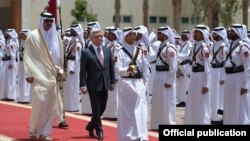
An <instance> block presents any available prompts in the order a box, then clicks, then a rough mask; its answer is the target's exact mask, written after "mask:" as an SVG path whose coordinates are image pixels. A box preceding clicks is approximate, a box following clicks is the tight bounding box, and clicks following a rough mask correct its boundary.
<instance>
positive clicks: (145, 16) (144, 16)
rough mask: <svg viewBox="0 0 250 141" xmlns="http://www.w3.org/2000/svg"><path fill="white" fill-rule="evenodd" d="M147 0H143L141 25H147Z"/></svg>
mask: <svg viewBox="0 0 250 141" xmlns="http://www.w3.org/2000/svg"><path fill="white" fill-rule="evenodd" d="M148 9H149V5H148V0H143V25H144V26H146V27H148Z"/></svg>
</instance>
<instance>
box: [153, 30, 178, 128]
mask: <svg viewBox="0 0 250 141" xmlns="http://www.w3.org/2000/svg"><path fill="white" fill-rule="evenodd" d="M157 39H158V40H159V41H161V44H160V48H159V50H158V52H157V60H156V66H155V70H156V72H155V75H154V78H153V84H154V85H153V94H152V106H151V123H150V127H151V129H152V130H157V129H158V128H159V125H160V124H168V125H170V124H171V125H173V124H176V71H177V48H176V46H175V37H174V33H173V31H172V29H171V28H170V27H169V26H166V27H160V28H158V30H157Z"/></svg>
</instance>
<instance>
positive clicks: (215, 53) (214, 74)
mask: <svg viewBox="0 0 250 141" xmlns="http://www.w3.org/2000/svg"><path fill="white" fill-rule="evenodd" d="M213 32H216V31H213ZM211 50H212V60H211V80H212V81H211V103H212V117H211V118H212V121H221V120H222V115H219V114H217V112H218V109H221V110H222V108H223V107H222V105H223V93H224V92H223V90H224V89H223V88H224V85H221V84H220V80H223V81H225V70H224V65H223V62H224V60H225V59H226V52H227V45H226V44H225V42H224V41H223V40H220V41H218V42H214V44H213V47H212V49H211Z"/></svg>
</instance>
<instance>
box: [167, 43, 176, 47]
mask: <svg viewBox="0 0 250 141" xmlns="http://www.w3.org/2000/svg"><path fill="white" fill-rule="evenodd" d="M168 46H169V47H172V48H176V47H175V45H174V44H172V43H169V44H168Z"/></svg>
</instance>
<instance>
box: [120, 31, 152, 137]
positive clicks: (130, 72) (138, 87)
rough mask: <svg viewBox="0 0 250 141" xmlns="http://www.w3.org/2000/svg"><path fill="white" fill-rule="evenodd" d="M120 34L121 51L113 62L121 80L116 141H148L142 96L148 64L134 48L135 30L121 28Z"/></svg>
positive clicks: (139, 51) (144, 89) (143, 94)
mask: <svg viewBox="0 0 250 141" xmlns="http://www.w3.org/2000/svg"><path fill="white" fill-rule="evenodd" d="M122 34H123V36H122V37H123V38H122V49H120V50H119V52H118V54H117V62H116V69H117V72H118V74H119V75H120V77H121V81H120V84H119V92H118V93H119V94H118V101H119V103H118V104H119V105H118V118H117V119H118V138H119V141H128V140H148V128H147V117H148V112H147V110H148V108H147V99H146V94H145V92H146V87H145V82H147V81H148V74H149V69H148V62H147V58H146V57H145V56H144V54H143V50H142V49H141V48H140V47H138V46H136V45H135V37H136V32H135V31H134V29H133V28H131V27H128V28H124V29H123V32H122ZM131 117H133V118H131Z"/></svg>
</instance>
